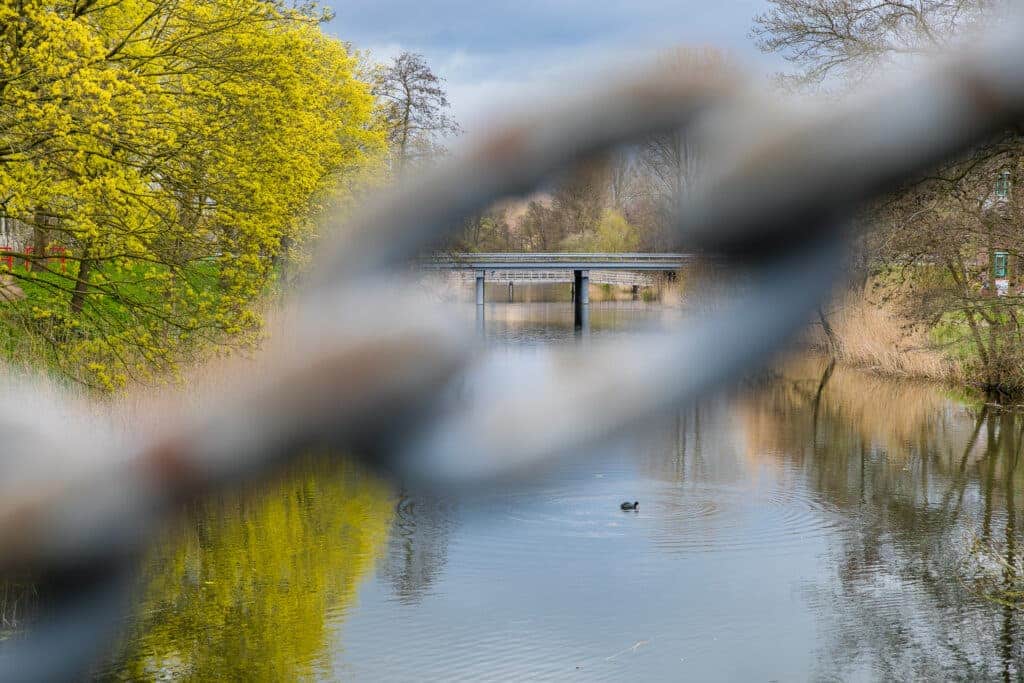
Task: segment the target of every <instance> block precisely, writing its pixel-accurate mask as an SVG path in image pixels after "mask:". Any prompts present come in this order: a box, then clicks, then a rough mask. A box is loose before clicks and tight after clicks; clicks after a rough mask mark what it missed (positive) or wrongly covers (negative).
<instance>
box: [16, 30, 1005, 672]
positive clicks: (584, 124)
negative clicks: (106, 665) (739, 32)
mask: <svg viewBox="0 0 1024 683" xmlns="http://www.w3.org/2000/svg"><path fill="white" fill-rule="evenodd" d="M1022 34H1024V24H1022V23H1021V21H1020V18H1019V17H1018V18H1015V19H1014V20H1013V21H1008V22H1007V26H1005V27H1004V30H1003V33H1002V36H1001V37H1000V36H997V37H993V38H992V39H991V40H990V41H988V42H985V43H984V44H982V47H981V48H980V49H979V50H977V51H975V52H973V53H968V54H961V55H958V56H956V57H955V58H950V59H947V60H946V61H944V62H941V63H936V64H934V65H932V67H931V68H930V69H929V70H928V71H926V72H924V74H923V75H922V76H921V77H920V78H919V79H918V80H917V81H916V82H915V83H914V84H911V85H907V84H903V85H901V86H899V87H892V88H889V89H887V90H885V89H883V90H880V91H879V94H878V95H876V96H875V97H874V98H872V99H869V100H859V101H850V102H847V103H845V104H836V105H834V106H832V107H831V108H830V109H828V110H819V111H816V112H810V113H804V112H801V113H794V112H791V111H787V110H785V109H783V108H780V107H779V106H776V105H774V104H772V103H771V100H770V98H768V97H766V96H765V95H763V94H757V93H755V92H753V91H751V90H750V89H749V88H743V87H741V85H740V82H739V81H738V80H737V79H735V78H733V77H730V76H725V75H715V74H700V75H698V76H686V77H682V78H680V77H679V76H678V75H668V74H665V73H663V72H653V73H649V74H645V75H642V76H640V77H638V78H635V79H627V80H624V81H622V82H619V83H618V84H616V85H613V86H612V87H608V88H605V89H603V90H599V91H596V92H592V93H590V94H589V95H587V96H584V97H580V98H577V99H575V100H573V101H570V102H568V103H553V104H552V105H550V106H548V107H543V106H539V107H537V108H536V109H535V111H537V112H539V113H538V114H536V115H535V116H533V117H528V118H525V119H523V120H521V121H518V122H515V123H513V124H511V125H510V126H508V127H506V128H503V129H501V130H499V131H498V132H496V133H493V134H490V135H487V136H484V138H483V139H482V140H480V141H479V142H478V143H477V144H475V145H471V146H470V147H469V151H468V152H467V153H465V154H464V155H463V156H461V157H459V158H457V159H455V160H453V161H452V162H450V163H448V164H447V165H445V166H444V167H443V168H440V169H437V170H435V171H430V172H427V173H424V174H423V175H422V177H419V178H415V179H412V180H410V181H409V182H408V183H406V184H405V185H402V186H400V187H398V188H396V189H394V190H392V191H390V192H388V193H386V194H384V195H382V196H381V197H380V198H379V199H377V200H375V201H374V202H373V203H371V204H370V205H369V206H368V207H367V208H366V209H365V210H363V211H362V212H361V213H360V214H359V215H358V216H356V217H355V218H354V219H352V221H350V222H349V224H348V228H347V229H342V230H339V234H338V235H337V236H336V237H335V238H334V239H333V241H332V242H330V244H331V245H332V246H330V247H328V248H326V249H325V251H324V253H323V254H322V258H321V260H320V262H319V263H318V264H317V265H316V267H315V270H314V273H313V274H312V276H311V278H310V280H309V282H308V284H307V287H306V289H305V291H304V292H302V293H301V294H300V295H298V296H297V297H296V298H295V300H294V301H293V303H292V305H293V308H294V310H295V311H296V323H295V327H296V329H295V331H294V334H293V339H292V340H291V342H292V343H290V344H286V345H279V347H278V348H277V349H276V350H275V351H272V352H268V353H267V354H265V355H264V356H263V357H262V358H261V363H260V366H259V367H260V372H259V373H254V372H253V371H252V367H251V366H247V367H241V368H239V369H238V370H237V371H236V373H235V374H234V375H232V376H231V377H230V378H229V380H228V381H227V382H225V383H224V389H223V390H222V392H221V393H220V394H219V396H218V401H217V402H216V403H215V404H214V405H210V406H204V407H201V408H197V407H186V408H185V409H183V410H181V411H180V413H175V414H180V417H179V418H178V419H176V420H172V421H171V424H170V425H167V426H165V427H164V428H162V429H161V430H160V431H159V432H158V433H150V432H145V433H140V434H136V435H134V436H133V437H131V438H130V439H128V440H127V442H126V441H125V440H124V439H119V438H115V433H116V432H115V430H112V429H110V428H103V427H102V425H96V424H94V425H91V426H89V428H88V429H85V430H78V431H77V432H76V433H70V432H69V433H66V434H59V435H51V434H43V433H41V432H39V431H37V430H33V429H32V428H31V426H30V425H31V424H33V423H35V424H39V423H40V422H41V421H45V420H42V419H41V418H54V422H56V421H57V420H56V418H57V417H58V416H61V417H62V416H65V415H67V414H69V413H71V412H74V410H75V409H74V408H73V407H71V406H67V405H64V404H62V403H60V402H59V401H57V400H46V401H42V402H41V403H39V404H38V405H37V406H36V407H35V408H33V409H29V408H27V407H26V406H25V405H24V403H25V402H24V398H23V397H24V394H23V392H24V391H25V389H24V388H21V389H18V390H16V389H14V388H10V389H9V390H8V391H6V392H3V393H2V394H0V430H2V431H3V432H4V433H8V434H12V433H15V434H18V437H17V438H18V440H17V441H16V442H15V443H14V444H13V445H11V444H9V446H8V448H7V449H6V450H5V451H4V452H3V453H2V455H0V571H12V570H21V571H37V572H41V573H42V574H44V575H49V576H73V575H75V573H76V572H79V573H84V574H85V575H88V576H92V577H94V579H95V577H101V578H102V577H103V576H104V572H106V573H107V574H108V575H109V576H110V582H109V583H105V582H104V581H102V580H94V581H92V582H91V583H90V584H89V586H87V587H83V588H82V589H81V590H80V591H77V592H76V591H75V589H74V588H73V587H72V588H70V589H69V588H67V586H66V585H65V584H62V585H61V591H60V595H61V597H62V602H61V603H60V604H58V605H57V606H56V608H55V609H54V611H53V612H52V616H51V618H50V620H49V621H48V622H47V623H44V624H42V625H40V626H39V627H38V628H37V629H36V630H35V631H33V632H32V633H30V634H29V635H28V636H27V637H26V639H13V640H9V641H7V642H5V643H0V680H4V681H6V680H23V679H26V678H28V679H33V680H46V679H52V680H60V679H64V678H67V677H68V676H69V673H71V672H84V671H87V670H88V667H89V666H90V665H91V664H92V663H93V662H94V661H95V659H96V657H98V656H101V655H102V652H101V651H100V650H98V649H97V648H98V647H99V646H100V644H102V643H104V642H109V632H110V625H111V624H112V623H116V622H117V616H118V615H120V614H121V610H122V608H123V605H122V603H120V602H119V601H118V599H115V598H117V597H118V596H120V599H123V596H124V595H125V592H124V584H123V582H121V581H120V580H119V575H120V572H119V571H118V568H124V567H128V566H130V563H131V562H132V561H133V558H135V557H136V556H137V554H138V553H139V552H140V550H141V549H142V548H143V547H144V546H145V543H146V542H147V539H149V538H150V537H151V536H152V534H153V532H154V529H157V528H159V525H160V524H161V523H162V522H163V521H164V520H166V519H168V518H169V517H170V516H172V515H173V514H175V512H176V511H177V510H178V509H179V508H180V506H181V503H182V502H183V501H185V500H189V499H192V498H195V497H197V496H203V495H208V494H210V493H213V492H216V491H217V490H220V489H223V488H225V487H230V486H235V485H237V484H238V482H240V481H243V480H245V479H249V478H252V477H256V476H263V475H265V474H266V473H267V472H269V471H273V470H274V469H275V468H276V467H277V466H278V465H279V464H280V463H281V462H282V461H283V460H285V459H287V458H289V457H292V456H295V455H297V454H302V453H307V452H308V451H309V450H310V449H314V448H320V449H325V450H326V452H332V451H333V452H339V451H344V452H353V453H356V454H358V455H359V456H360V457H363V458H365V459H366V460H367V461H368V462H371V463H372V464H373V465H375V466H378V467H380V468H382V469H383V470H384V471H385V472H388V473H389V474H390V475H391V476H393V477H396V478H402V479H415V480H417V481H420V482H429V483H431V484H434V485H442V486H445V485H447V486H451V485H456V484H459V483H461V482H465V481H468V480H472V479H474V478H480V477H493V476H497V475H500V474H502V473H506V472H508V471H509V470H510V469H514V468H523V467H526V466H529V465H534V464H537V463H541V462H544V461H546V460H548V459H550V458H552V457H554V456H558V455H562V454H565V453H572V452H575V451H578V450H580V449H581V448H584V447H586V446H587V445H588V444H592V443H594V442H595V441H597V440H600V439H602V438H604V437H607V436H608V435H610V434H612V433H614V432H617V431H618V430H621V429H623V428H624V427H627V426H632V425H637V424H642V423H643V422H644V421H645V420H648V419H651V418H652V417H653V416H655V415H657V414H659V413H661V412H664V411H667V410H670V409H672V408H674V407H676V406H678V405H680V404H681V403H685V402H687V401H689V400H691V399H693V398H694V397H695V396H697V395H698V394H700V393H702V392H704V391H706V390H707V389H709V388H713V387H716V386H718V385H720V384H721V383H722V382H724V381H727V380H729V379H730V378H733V377H736V376H737V375H738V374H740V373H743V372H746V371H749V370H750V369H752V368H754V367H756V365H757V364H758V363H759V362H762V361H763V360H764V359H765V358H766V357H767V356H768V355H769V354H771V353H773V352H774V351H776V350H777V349H778V348H779V346H780V345H781V344H782V343H783V342H784V341H785V340H786V339H787V338H788V337H789V336H790V335H791V334H793V333H794V331H796V330H797V329H798V328H799V327H800V326H801V325H802V324H803V323H804V322H806V320H807V319H808V318H809V317H810V314H811V312H812V311H813V310H814V309H815V307H816V306H817V305H818V303H819V301H820V299H821V298H823V297H825V296H827V295H828V294H829V292H830V291H831V289H832V285H833V283H834V280H835V279H836V278H837V277H838V276H839V273H840V272H841V268H840V267H839V264H840V262H841V258H842V244H843V240H844V237H843V236H844V229H843V227H844V225H845V224H846V221H847V219H848V217H849V216H850V214H851V212H852V211H853V210H854V209H855V207H856V206H857V204H858V203H859V202H860V201H862V200H864V199H867V198H869V197H871V196H872V195H874V194H877V193H878V192H882V191H884V190H886V189H887V188H889V187H891V186H892V185H893V184H894V183H896V182H898V181H899V180H901V179H903V178H905V177H908V176H909V175H910V174H912V173H914V172H916V171H918V170H920V169H921V168H923V167H924V166H926V165H927V164H930V163H933V162H935V161H936V160H938V159H941V158H942V157H944V156H946V155H950V154H953V153H955V152H957V151H958V150H963V149H965V148H967V147H968V146H970V145H971V144H974V143H975V142H977V141H980V140H981V139H983V137H984V136H985V135H986V134H987V133H989V132H991V131H993V130H995V129H997V128H998V127H999V126H1003V125H1006V124H1007V123H1008V122H1011V121H1019V120H1021V118H1022V111H1024V41H1019V40H1015V39H1014V38H1015V36H1019V35H1022ZM680 127H685V128H688V129H689V130H690V131H691V132H692V133H693V134H694V135H702V136H704V147H705V148H706V149H708V150H709V151H710V153H711V175H710V180H709V182H708V183H707V185H706V187H705V188H704V190H703V191H702V192H700V193H698V194H697V195H696V196H695V197H693V198H692V202H691V203H690V204H688V205H687V206H685V207H683V209H682V214H681V216H682V218H681V220H680V221H679V233H680V236H681V237H682V236H686V237H687V238H688V240H689V244H690V245H693V246H695V247H699V248H705V249H714V250H715V251H716V252H718V253H719V254H722V255H724V256H725V257H726V258H728V259H731V260H732V261H734V262H736V263H741V264H744V265H745V267H746V268H747V273H748V274H747V279H746V281H745V286H744V287H743V288H741V290H742V291H741V293H739V294H736V295H733V296H726V297H723V298H722V300H721V301H718V302H716V303H715V305H714V306H713V307H712V310H713V312H712V313H711V314H709V315H708V316H707V317H705V318H701V319H690V320H687V321H686V322H685V323H684V324H683V325H681V326H680V328H679V329H678V330H677V331H675V332H673V333H670V334H662V335H647V336H644V337H639V338H635V339H629V340H619V341H615V342H604V343H598V342H597V341H596V340H595V341H594V342H593V343H591V344H590V345H589V346H588V347H587V352H586V354H585V355H584V356H583V357H581V358H580V357H573V358H566V357H565V355H566V354H565V353H564V352H558V351H547V352H546V353H545V354H543V355H542V357H540V358H534V359H533V360H532V362H531V364H530V365H529V366H525V365H524V366H518V367H512V368H509V367H507V366H501V365H498V364H495V363H493V362H491V361H490V360H489V357H488V355H487V354H486V352H485V351H483V350H481V349H480V348H478V347H477V346H476V345H475V344H474V341H473V334H472V331H471V330H470V329H469V328H468V326H465V325H461V324H459V323H458V322H456V321H453V320H451V319H450V318H449V313H447V312H446V311H445V310H444V309H442V308H436V307H431V306H428V305H426V304H425V303H424V302H423V301H422V300H419V299H415V298H409V297H406V296H403V295H400V294H398V292H397V291H396V288H395V287H394V286H393V285H394V280H395V278H396V277H398V273H399V272H401V270H402V269H403V268H405V267H406V264H407V263H408V261H409V259H411V258H413V257H414V256H416V255H417V254H418V253H420V252H421V251H422V250H424V249H426V248H428V247H430V246H432V245H434V244H436V243H437V241H438V239H439V238H441V237H442V236H443V235H445V234H447V233H449V232H451V231H453V230H457V229H458V227H459V226H460V224H461V219H462V218H464V217H465V216H466V215H467V214H469V213H471V212H473V211H476V210H478V209H480V208H483V207H485V206H486V205H487V204H489V203H490V202H491V201H493V200H495V199H497V198H500V197H502V196H506V195H510V194H517V193H522V192H525V191H528V190H530V189H532V188H533V187H535V186H536V185H537V184H538V183H539V182H541V181H542V180H543V179H544V178H545V177H546V176H547V175H548V174H550V173H551V172H554V171H557V170H559V169H561V168H565V167H566V166H567V165H570V164H572V163H574V162H577V161H579V160H580V159H582V158H585V157H587V156H588V155H592V154H594V153H596V152H599V151H602V150H605V149H607V148H609V147H611V146H613V145H617V144H619V143H623V142H628V141H631V140H635V139H636V138H637V137H638V136H642V135H644V134H647V133H652V132H656V131H661V130H668V129H674V128H680ZM723 129H724V130H725V131H726V132H725V133H723V132H722V131H723ZM494 383H498V384H500V385H501V386H502V391H501V394H500V400H496V401H480V400H474V397H475V394H476V393H478V392H479V390H480V387H483V386H489V385H493V384H494ZM609 395H611V396H615V401H614V404H612V402H609V401H606V400H603V399H604V398H605V397H607V396H609ZM439 397H440V398H439ZM33 411H34V412H33ZM553 415H557V419H552V416H553ZM86 422H87V420H86ZM86 433H88V436H84V435H83V434H86ZM72 452H73V453H77V454H79V456H80V457H78V458H77V459H76V460H75V462H73V463H71V464H66V463H65V455H66V454H67V453H72ZM104 627H105V628H104ZM46 653H52V656H49V657H47V656H46Z"/></svg>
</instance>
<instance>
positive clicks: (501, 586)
mask: <svg viewBox="0 0 1024 683" xmlns="http://www.w3.org/2000/svg"><path fill="white" fill-rule="evenodd" d="M487 308H488V311H487V317H488V320H487V334H488V338H489V340H490V342H491V343H493V344H495V345H497V346H500V347H503V348H505V349H507V350H508V352H509V353H518V352H528V351H529V349H530V348H535V347H537V346H538V345H547V344H562V343H564V344H571V343H573V342H574V335H573V330H572V317H571V315H572V314H571V310H570V307H569V306H568V305H566V304H564V303H560V304H512V305H502V304H490V305H488V307H487ZM664 317H665V314H664V311H663V310H662V309H660V308H659V307H657V306H653V305H647V304H642V303H635V304H634V303H621V304H595V305H594V306H593V310H592V313H591V325H592V328H593V332H592V334H593V336H594V337H599V336H602V335H611V334H621V333H626V332H628V331H629V330H633V329H637V328H643V327H648V326H652V325H653V326H657V325H658V324H661V323H662V321H663V319H664ZM496 391H500V389H496ZM498 398H500V396H496V400H498ZM608 400H609V401H614V400H615V397H614V396H609V397H608ZM552 419H557V416H553V417H552ZM1022 425H1024V422H1022V421H1021V420H1020V419H1018V417H1017V416H1016V415H1015V414H1013V413H1011V412H994V411H989V410H987V409H984V408H979V407H973V406H966V405H964V404H961V403H958V402H957V401H955V400H952V399H950V398H948V397H947V396H945V395H944V394H943V393H942V391H940V390H938V389H936V388H934V387H931V386H927V385H918V384H913V383H906V382H904V383H896V382H890V381H884V380H880V379H877V378H873V377H869V376H866V375H863V374H859V373H857V372H854V371H850V370H844V369H842V368H836V369H833V370H830V369H829V368H828V367H827V365H826V363H825V362H824V361H820V360H816V359H803V360H797V361H791V362H788V363H786V364H783V366H782V367H781V368H780V369H779V370H778V371H776V372H775V373H773V374H772V375H771V376H767V377H763V378H760V379H758V380H756V381H749V382H747V383H746V384H745V385H744V386H743V387H740V388H737V389H735V390H733V391H732V392H731V393H730V395H729V396H726V397H722V398H709V400H708V401H707V402H705V403H704V404H702V405H701V406H700V407H699V408H696V409H690V410H687V411H685V412H683V413H681V414H679V415H678V416H676V417H675V418H674V419H669V420H667V421H666V422H665V423H664V424H663V425H661V427H659V428H658V429H655V430H652V431H651V432H650V433H648V434H645V435H644V436H643V437H636V438H630V439H625V440H623V441H622V442H621V443H617V444H610V445H608V446H607V447H606V448H604V449H603V450H600V451H597V452H595V453H593V454H592V455H591V457H589V458H587V459H584V460H571V461H565V462H559V463H558V464H556V465H555V466H554V467H553V468H551V469H550V470H546V471H545V472H544V473H543V476H539V477H538V478H537V480H536V481H535V482H533V483H530V484H525V483H523V484H521V483H516V484H515V485H512V484H509V483H506V484H505V485H504V486H502V485H496V486H492V487H480V489H479V490H476V491H474V492H472V493H465V494H460V495H459V496H453V497H443V496H431V495H426V494H423V493H419V492H416V491H405V490H398V489H396V488H394V487H390V486H389V485H388V484H385V483H383V482H381V481H379V480H376V479H374V478H373V477H372V476H370V475H368V474H366V473H364V472H361V471H359V470H358V469H357V468H356V467H354V466H352V465H350V464H347V463H337V464H333V465H324V464H314V463H313V462H312V461H311V462H310V463H309V464H306V465H303V466H300V467H297V468H296V471H295V472H294V473H293V474H292V475H290V476H289V477H287V478H286V479H284V480H283V481H280V482H276V483H274V484H271V485H264V486H262V487H260V488H259V490H256V491H251V492H249V493H248V494H246V495H241V496H237V497H232V498H229V499H224V500H220V501H217V502H216V503H213V504H207V505H203V506H201V507H198V508H196V509H195V510H193V511H192V513H191V515H190V517H189V519H188V521H187V523H185V524H184V525H183V529H182V530H180V531H179V533H177V534H175V535H173V536H172V537H171V538H169V539H168V540H167V541H165V542H164V543H163V544H162V545H161V546H160V547H159V549H158V550H157V551H155V552H154V553H153V555H152V556H151V558H150V559H149V561H148V562H147V564H146V569H145V574H146V585H147V588H146V589H145V590H144V591H143V595H142V606H141V608H140V609H139V611H138V613H137V615H136V617H135V619H134V621H133V625H132V627H131V630H130V635H129V636H128V638H127V641H126V643H125V645H124V648H123V650H122V651H121V652H120V653H119V655H118V657H117V659H116V661H115V662H114V663H113V664H111V665H110V667H109V668H108V669H107V670H106V671H104V672H103V677H111V678H154V679H161V678H188V679H202V680H216V679H254V678H255V679H266V680H282V679H284V680H290V679H296V678H307V679H325V680H335V679H340V680H359V681H390V680H395V681H416V680H474V681H475V680H559V681H562V680H580V681H590V680H609V679H617V680H673V681H675V680H695V681H716V680H743V681H748V680H749V681H772V680H785V681H790V680H892V679H900V680H907V679H919V680H920V679H924V680H941V679H1006V680H1018V679H1020V677H1021V675H1022V674H1021V672H1022V669H1021V658H1022V656H1024V655H1022V648H1021V645H1020V644H1019V643H1020V638H1021V634H1020V627H1021V617H1020V616H1019V613H1018V612H1017V611H1016V610H1014V609H1012V608H1011V607H1004V606H1002V605H1000V604H997V603H995V602H992V601H991V600H987V599H985V598H984V597H982V595H981V593H982V586H983V585H985V586H988V585H989V584H988V583H985V584H981V583H979V582H978V581H977V580H976V579H977V576H978V572H979V571H980V570H979V566H981V565H979V564H978V561H977V560H976V559H975V557H974V556H973V555H972V554H971V553H969V552H968V550H969V548H970V547H971V545H972V544H974V543H980V544H982V545H983V546H985V547H991V548H993V552H994V553H1003V554H1006V556H1009V557H1011V559H1012V558H1013V556H1014V554H1015V553H1016V548H1017V546H1018V544H1019V543H1020V541H1021V539H1020V533H1019V532H1018V528H1019V525H1018V521H1019V512H1018V511H1017V507H1018V506H1017V505H1016V498H1017V496H1018V495H1019V493H1018V492H1019V491H1020V488H1021V484H1022V480H1024V477H1022V473H1021V470H1024V467H1021V468H1018V461H1019V457H1020V449H1021V444H1022V443H1024V439H1022V434H1021V429H1022ZM627 499H628V500H639V501H640V509H639V512H637V513H632V512H629V513H625V512H622V511H620V510H619V503H620V502H621V501H623V500H627ZM993 563H994V564H993ZM989 564H990V565H992V566H990V567H988V570H989V572H990V573H991V572H995V574H994V576H995V580H994V582H990V583H993V584H999V580H1000V578H999V577H1000V576H1001V574H999V572H1000V571H1001V570H1000V569H999V568H998V561H996V560H993V561H992V562H990V563H989ZM992 567H995V569H993V568H992ZM982 569H984V567H982ZM983 576H988V575H987V574H984V575H983Z"/></svg>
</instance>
